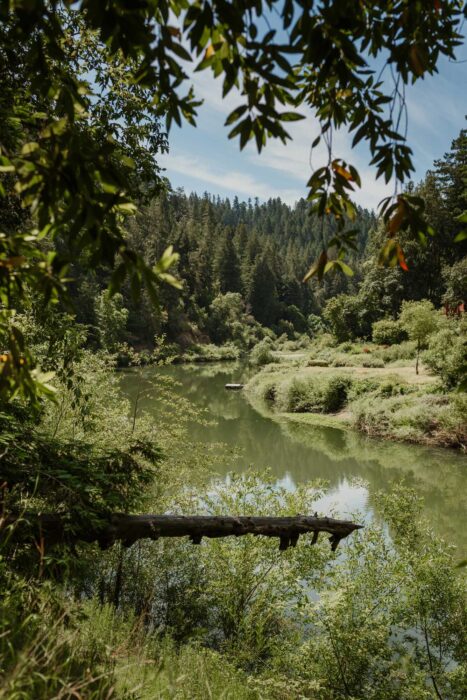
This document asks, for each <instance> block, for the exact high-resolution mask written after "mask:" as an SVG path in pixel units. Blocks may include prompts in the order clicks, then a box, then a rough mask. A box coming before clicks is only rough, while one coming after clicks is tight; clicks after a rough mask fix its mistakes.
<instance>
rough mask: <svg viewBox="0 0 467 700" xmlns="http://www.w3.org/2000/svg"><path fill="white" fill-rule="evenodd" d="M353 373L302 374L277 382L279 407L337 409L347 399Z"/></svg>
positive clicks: (313, 410)
mask: <svg viewBox="0 0 467 700" xmlns="http://www.w3.org/2000/svg"><path fill="white" fill-rule="evenodd" d="M351 384H352V380H351V378H350V377H346V376H339V375H338V376H332V377H319V378H317V377H310V376H306V375H298V376H296V377H292V378H291V379H285V380H283V381H280V380H279V382H278V383H277V384H276V387H275V390H274V397H275V400H276V405H277V408H278V409H279V410H280V411H285V412H287V413H335V412H336V411H339V410H340V409H341V408H342V407H343V406H344V405H345V402H346V400H347V393H348V390H349V388H350V386H351Z"/></svg>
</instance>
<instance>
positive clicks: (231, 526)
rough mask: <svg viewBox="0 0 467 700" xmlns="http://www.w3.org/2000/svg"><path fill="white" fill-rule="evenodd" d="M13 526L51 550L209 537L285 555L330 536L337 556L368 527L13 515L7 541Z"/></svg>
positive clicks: (307, 521) (306, 521)
mask: <svg viewBox="0 0 467 700" xmlns="http://www.w3.org/2000/svg"><path fill="white" fill-rule="evenodd" d="M8 526H13V529H14V533H12V535H13V537H14V538H15V539H17V538H20V539H22V540H23V541H24V539H27V538H28V537H29V538H34V539H35V538H37V537H41V538H44V540H45V542H46V543H47V544H49V545H50V544H57V543H65V542H77V541H81V542H95V541H97V542H98V543H99V545H100V546H101V547H102V548H103V549H105V548H107V547H110V546H111V545H112V544H113V543H114V542H116V541H117V540H120V541H121V542H122V543H123V544H124V545H125V546H126V547H129V546H131V545H132V544H133V543H134V542H136V541H137V540H141V539H151V540H157V539H159V538H160V537H186V536H188V537H190V539H191V541H192V542H193V544H200V542H201V539H202V538H203V537H229V536H235V537H242V536H243V535H248V534H251V535H262V536H264V537H278V538H279V540H280V543H279V549H281V550H285V549H287V548H288V547H289V546H292V547H295V545H296V544H297V541H298V538H299V536H300V535H303V534H305V533H307V532H313V539H312V544H314V543H315V542H316V541H317V539H318V535H319V533H320V532H327V533H328V534H329V535H331V536H330V538H329V541H330V543H331V549H332V550H333V551H335V550H336V549H337V546H338V544H339V542H340V541H341V540H342V539H344V537H347V536H348V535H350V534H351V533H352V532H353V531H354V530H358V529H360V528H361V527H363V525H358V524H356V523H353V522H351V521H349V520H335V519H334V518H318V517H317V516H307V515H296V516H288V517H272V516H230V515H225V516H224V515H125V514H114V515H112V516H110V517H109V518H108V519H107V520H105V519H104V520H103V521H101V522H100V523H99V525H92V524H91V523H89V522H85V523H73V522H70V519H69V518H66V517H65V516H63V515H60V514H57V513H50V514H48V513H43V514H41V515H37V514H31V513H25V514H22V515H21V516H19V515H9V516H7V517H4V518H3V519H1V520H0V534H1V533H3V535H5V531H6V529H7V528H8Z"/></svg>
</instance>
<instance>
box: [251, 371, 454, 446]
mask: <svg viewBox="0 0 467 700" xmlns="http://www.w3.org/2000/svg"><path fill="white" fill-rule="evenodd" d="M246 393H247V395H249V396H250V397H254V399H256V400H258V399H262V400H266V401H268V402H269V403H270V404H272V406H273V408H274V410H275V411H277V412H279V413H281V414H307V415H308V414H310V415H313V414H319V416H323V415H329V414H335V413H339V411H342V410H344V411H345V416H344V417H343V420H345V421H347V422H349V424H350V425H351V426H352V427H353V428H355V429H357V430H359V431H361V432H363V433H365V434H366V435H369V436H371V437H379V438H385V439H391V440H401V441H408V442H413V443H420V444H428V445H439V446H441V447H453V448H457V449H467V427H466V425H465V413H466V409H467V403H466V402H467V399H466V398H465V395H463V394H457V393H455V392H451V393H443V392H442V391H440V388H439V386H437V385H436V384H433V383H425V384H420V383H419V384H414V383H411V382H410V381H407V380H406V379H404V378H403V377H401V376H400V375H398V374H397V373H394V374H388V375H386V376H369V377H361V376H359V375H358V374H355V375H353V374H352V372H350V371H347V372H345V373H344V372H341V373H340V374H338V373H337V372H336V373H334V372H332V371H331V370H329V371H326V370H323V371H320V370H319V369H317V370H316V371H315V372H313V370H311V369H305V370H302V371H301V372H297V371H296V369H293V368H291V367H284V366H282V365H281V370H280V371H278V369H277V367H276V368H274V371H270V372H261V373H259V374H258V375H256V376H255V377H253V378H252V379H251V380H250V382H249V383H248V385H247V390H246ZM317 420H319V419H317ZM337 420H338V421H339V420H341V417H339V418H338V419H337ZM314 423H315V424H316V420H314Z"/></svg>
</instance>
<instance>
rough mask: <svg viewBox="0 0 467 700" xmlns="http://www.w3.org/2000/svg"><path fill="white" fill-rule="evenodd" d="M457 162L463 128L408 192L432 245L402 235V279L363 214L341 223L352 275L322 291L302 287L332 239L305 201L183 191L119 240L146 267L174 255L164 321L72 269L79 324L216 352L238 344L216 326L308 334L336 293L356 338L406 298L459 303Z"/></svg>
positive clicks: (465, 194) (462, 181)
mask: <svg viewBox="0 0 467 700" xmlns="http://www.w3.org/2000/svg"><path fill="white" fill-rule="evenodd" d="M466 164H467V132H466V130H462V131H461V133H460V135H459V137H458V138H457V139H456V140H455V141H454V142H453V144H452V148H451V151H450V152H449V153H448V154H446V155H445V157H444V158H443V159H442V160H439V161H436V162H435V164H434V167H433V170H432V171H429V172H428V173H427V175H426V177H425V179H424V180H423V182H422V183H421V184H420V185H419V186H418V187H417V188H412V189H413V190H414V191H415V192H416V193H418V194H420V195H422V196H423V197H424V198H425V200H426V213H427V217H428V219H429V221H430V222H431V224H432V226H433V228H434V229H435V231H436V235H435V236H433V237H429V238H428V240H426V241H420V240H418V239H416V240H414V239H413V237H412V236H411V234H409V233H408V232H403V233H402V234H401V235H400V242H401V244H402V246H403V249H404V252H405V257H406V260H407V264H408V267H409V272H404V271H403V270H402V269H400V268H399V267H396V268H387V267H386V268H384V267H381V266H379V265H378V256H379V251H380V249H381V247H382V245H384V240H385V235H386V234H385V232H384V230H383V228H382V226H381V225H380V223H379V222H378V220H377V218H376V216H375V214H374V213H373V212H372V211H369V210H367V209H363V208H360V209H359V210H358V216H357V219H356V221H354V222H351V223H349V227H351V228H354V229H356V230H357V234H356V238H355V250H354V251H352V252H351V253H350V258H349V261H348V262H349V264H350V266H351V267H352V269H353V270H354V275H353V276H351V277H346V276H345V275H343V274H341V273H337V274H336V273H333V274H328V275H326V276H325V278H324V280H323V282H322V283H318V282H317V280H312V281H311V282H310V283H308V284H303V283H302V281H301V280H302V278H303V276H304V274H305V272H306V271H307V269H308V267H309V266H310V264H311V263H312V261H313V260H314V259H315V258H316V257H317V256H318V255H319V253H320V252H321V250H322V248H323V244H324V243H325V242H326V241H328V240H329V239H330V238H331V236H332V234H333V230H332V224H331V223H328V222H326V221H325V222H324V225H323V223H322V221H321V220H319V219H318V218H317V217H313V216H310V213H309V205H308V203H307V202H306V201H305V200H303V199H302V200H300V201H299V202H297V203H296V205H295V206H289V205H287V204H285V203H284V202H282V201H281V200H280V199H279V198H276V199H270V200H268V201H267V202H265V203H260V202H259V201H258V199H255V200H253V201H252V200H248V201H247V202H240V201H239V200H238V199H237V198H234V199H233V201H230V200H229V199H227V198H226V199H223V198H221V197H215V196H212V195H209V194H207V193H206V194H205V195H203V196H199V195H196V194H190V195H186V194H185V193H184V192H183V191H182V190H177V191H175V192H171V193H166V194H163V195H160V196H159V197H158V198H157V199H154V200H153V201H151V202H150V203H148V204H147V205H146V206H145V207H144V208H143V209H142V211H141V212H140V213H139V214H138V216H137V217H136V218H135V219H134V220H133V221H132V222H131V224H130V226H129V229H128V236H129V238H130V239H131V244H132V245H133V246H134V247H135V248H136V249H137V250H138V251H140V252H142V253H143V254H144V256H145V258H146V259H147V261H149V262H151V263H152V262H154V263H155V262H156V261H157V259H158V258H159V257H160V255H161V253H162V252H163V251H164V249H165V248H166V247H167V246H169V245H173V246H174V249H175V250H176V251H177V252H178V253H179V254H180V260H179V263H178V265H177V269H175V270H174V274H176V275H177V276H178V277H179V278H180V279H181V280H182V281H183V290H182V291H181V292H180V291H177V290H175V289H171V288H168V287H167V288H163V289H161V308H162V309H163V311H162V313H159V314H158V313H155V312H154V309H153V307H152V305H151V303H150V301H149V299H148V298H146V297H145V296H144V295H143V297H142V299H139V300H138V301H136V302H135V301H134V300H133V299H132V295H131V290H130V288H129V287H124V290H123V296H122V297H119V296H118V297H117V298H116V299H113V300H109V299H107V300H106V299H102V298H101V295H102V294H103V292H102V290H103V289H104V287H105V284H106V281H107V280H106V278H105V275H104V273H103V274H102V276H100V275H99V273H96V272H93V273H89V272H85V271H84V265H83V267H82V268H81V267H80V265H79V264H77V265H76V266H75V269H74V271H73V272H74V275H75V277H76V280H77V284H76V297H77V304H76V308H77V313H78V320H79V321H81V322H83V323H86V324H88V325H89V326H90V327H93V328H98V327H99V324H100V323H101V322H106V321H105V319H107V321H108V320H109V319H111V318H112V317H115V318H116V319H117V321H118V322H119V323H120V330H118V329H116V332H117V335H119V336H120V338H119V339H120V340H126V341H127V342H129V343H130V344H131V345H135V346H137V347H138V346H150V345H151V344H152V343H153V341H154V336H155V335H159V336H160V335H165V336H166V338H167V339H169V340H170V341H176V342H180V343H181V344H182V345H189V344H190V343H193V342H199V341H201V342H203V341H205V342H207V341H209V340H210V341H213V342H218V343H220V342H225V341H227V340H238V337H237V336H239V332H240V331H239V329H237V335H236V334H235V331H231V329H230V330H229V328H226V327H225V326H226V322H227V321H228V323H227V326H228V325H229V324H230V325H232V324H235V322H238V323H240V324H242V325H243V326H248V325H249V326H250V327H251V329H253V328H255V327H256V328H257V326H258V325H260V326H262V327H266V328H270V329H272V330H273V331H274V332H276V333H277V334H282V333H284V332H285V333H287V334H288V335H291V334H293V333H294V332H298V333H303V332H307V331H308V330H309V329H310V324H311V326H313V324H316V317H321V315H322V312H323V309H324V308H325V306H326V303H327V302H328V300H330V299H331V298H335V297H336V296H338V295H345V297H339V299H341V300H342V303H344V304H346V303H347V302H349V304H350V306H351V307H352V308H354V311H355V313H357V315H359V317H360V318H359V319H357V321H355V323H356V327H355V332H356V334H357V335H365V334H368V332H369V329H370V328H371V323H372V322H374V321H375V320H378V319H380V318H383V317H385V316H389V317H395V315H397V313H398V311H399V309H400V306H401V303H402V301H403V300H404V299H423V298H426V299H429V300H430V301H432V302H433V303H434V304H435V305H440V304H441V303H442V302H443V301H446V295H448V296H449V294H450V293H451V296H453V295H454V297H459V300H460V297H464V298H465V263H462V262H460V261H462V258H463V255H465V247H464V246H465V242H464V243H463V242H462V241H461V242H459V241H457V242H456V241H455V239H456V237H457V238H458V239H459V238H461V237H462V236H459V233H460V232H461V230H462V228H465V226H466V224H464V223H462V222H461V221H459V216H460V215H461V214H462V213H463V212H464V211H466V210H467V184H466V183H467V180H466V168H467V165H466ZM453 265H454V277H455V278H456V279H452V278H453V268H452V266H453ZM453 284H454V287H455V289H451V290H450V285H451V287H452V285H453ZM349 300H350V301H349ZM352 300H353V301H352ZM454 301H456V300H455V299H453V300H452V302H453V303H454ZM125 310H126V311H125ZM119 314H120V315H119ZM354 315H355V314H354ZM122 321H124V323H123V324H122ZM122 325H123V326H124V328H123V327H122ZM221 326H222V327H221ZM101 335H102V334H101ZM114 335H115V334H114ZM257 335H258V334H257V333H256V332H254V333H253V336H255V338H256V337H257ZM246 342H247V344H248V338H247V341H246Z"/></svg>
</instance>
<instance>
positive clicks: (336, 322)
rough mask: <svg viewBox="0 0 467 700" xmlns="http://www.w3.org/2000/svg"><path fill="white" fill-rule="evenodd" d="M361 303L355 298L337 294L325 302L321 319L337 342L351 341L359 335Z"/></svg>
mask: <svg viewBox="0 0 467 700" xmlns="http://www.w3.org/2000/svg"><path fill="white" fill-rule="evenodd" d="M360 311H361V302H360V300H359V299H358V297H357V296H349V295H347V294H338V295H337V296H335V297H331V299H328V301H327V302H326V305H325V307H324V310H323V317H324V319H325V321H326V323H327V324H328V326H329V328H330V330H331V332H332V334H333V335H334V337H335V338H336V339H337V340H338V341H339V342H344V341H346V340H353V339H354V338H357V337H358V336H359V335H360V325H361V324H360Z"/></svg>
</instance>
